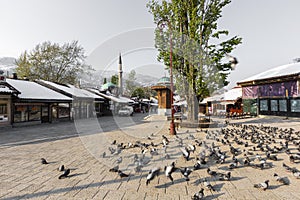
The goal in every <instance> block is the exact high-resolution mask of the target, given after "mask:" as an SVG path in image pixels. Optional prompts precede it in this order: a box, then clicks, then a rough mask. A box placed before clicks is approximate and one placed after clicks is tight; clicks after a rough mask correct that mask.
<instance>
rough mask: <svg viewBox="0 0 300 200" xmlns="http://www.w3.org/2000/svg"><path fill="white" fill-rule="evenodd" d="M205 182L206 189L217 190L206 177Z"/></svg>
mask: <svg viewBox="0 0 300 200" xmlns="http://www.w3.org/2000/svg"><path fill="white" fill-rule="evenodd" d="M203 184H204V187H205V188H206V189H208V190H212V191H216V190H215V189H214V187H213V186H212V185H211V184H210V182H209V181H207V180H206V179H204V182H203Z"/></svg>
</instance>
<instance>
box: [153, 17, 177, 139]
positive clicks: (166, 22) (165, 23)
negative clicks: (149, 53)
mask: <svg viewBox="0 0 300 200" xmlns="http://www.w3.org/2000/svg"><path fill="white" fill-rule="evenodd" d="M166 26H168V27H169V31H170V39H169V42H170V58H169V59H170V98H171V99H170V103H171V122H170V128H169V129H170V135H176V130H175V123H174V105H173V103H174V102H173V64H172V61H173V58H172V54H173V50H172V48H173V46H172V27H171V24H170V21H169V20H168V19H166V18H164V19H162V20H160V21H159V22H158V24H157V27H158V29H160V30H163V29H164V28H165V27H166Z"/></svg>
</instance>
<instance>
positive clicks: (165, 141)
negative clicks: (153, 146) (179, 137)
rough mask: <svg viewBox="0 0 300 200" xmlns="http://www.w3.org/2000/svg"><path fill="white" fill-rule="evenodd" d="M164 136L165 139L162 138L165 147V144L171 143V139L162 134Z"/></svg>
mask: <svg viewBox="0 0 300 200" xmlns="http://www.w3.org/2000/svg"><path fill="white" fill-rule="evenodd" d="M162 138H163V140H162V143H163V146H164V147H165V146H167V145H168V144H169V142H170V141H169V140H168V138H167V137H166V136H164V135H162Z"/></svg>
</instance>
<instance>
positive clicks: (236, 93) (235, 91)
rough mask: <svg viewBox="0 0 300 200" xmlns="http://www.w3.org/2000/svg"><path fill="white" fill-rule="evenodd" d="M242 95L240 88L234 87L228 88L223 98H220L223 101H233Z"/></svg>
mask: <svg viewBox="0 0 300 200" xmlns="http://www.w3.org/2000/svg"><path fill="white" fill-rule="evenodd" d="M241 97H242V88H241V87H236V88H232V89H231V90H228V91H227V92H225V93H224V98H223V99H222V100H224V101H235V100H237V99H238V98H241Z"/></svg>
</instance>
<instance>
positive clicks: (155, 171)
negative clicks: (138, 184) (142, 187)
mask: <svg viewBox="0 0 300 200" xmlns="http://www.w3.org/2000/svg"><path fill="white" fill-rule="evenodd" d="M159 171H160V168H159V167H155V168H153V169H151V170H150V171H149V174H148V175H147V181H146V185H148V184H149V183H150V181H152V180H153V179H154V178H155V176H158V174H159Z"/></svg>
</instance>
